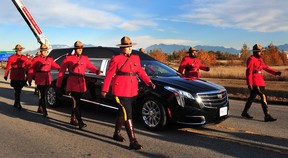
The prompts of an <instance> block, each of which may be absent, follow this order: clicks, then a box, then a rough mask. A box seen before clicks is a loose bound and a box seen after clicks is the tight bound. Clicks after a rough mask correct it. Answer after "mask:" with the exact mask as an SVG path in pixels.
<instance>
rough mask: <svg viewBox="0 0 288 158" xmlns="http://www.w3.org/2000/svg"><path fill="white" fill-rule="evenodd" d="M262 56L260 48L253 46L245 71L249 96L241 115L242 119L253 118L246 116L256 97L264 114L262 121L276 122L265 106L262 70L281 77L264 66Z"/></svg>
mask: <svg viewBox="0 0 288 158" xmlns="http://www.w3.org/2000/svg"><path fill="white" fill-rule="evenodd" d="M261 56H262V46H261V45H259V44H255V45H254V46H253V55H252V56H251V57H249V58H248V60H247V69H246V81H247V85H248V88H249V89H250V96H249V98H248V100H247V102H246V105H245V107H244V110H243V112H242V114H241V116H242V117H244V118H248V119H252V118H253V117H252V116H250V115H249V114H248V110H249V109H250V107H251V105H252V102H253V100H254V99H255V97H256V96H257V95H259V96H260V98H261V105H262V109H263V112H264V115H265V117H264V121H265V122H268V121H276V120H277V119H276V118H273V117H272V116H271V115H270V114H269V112H268V105H267V96H266V95H265V94H264V92H265V86H266V85H265V81H264V76H263V74H262V70H265V71H266V72H268V73H270V74H272V75H278V76H280V75H281V72H280V71H277V72H276V71H275V70H273V69H271V68H270V67H268V66H266V65H265V63H264V61H263V59H262V58H261Z"/></svg>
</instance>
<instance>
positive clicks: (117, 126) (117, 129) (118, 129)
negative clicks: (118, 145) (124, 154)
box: [113, 116, 125, 142]
mask: <svg viewBox="0 0 288 158" xmlns="http://www.w3.org/2000/svg"><path fill="white" fill-rule="evenodd" d="M123 125H124V119H123V116H119V117H117V120H116V124H115V132H114V135H113V139H114V140H117V141H119V142H123V141H124V140H125V139H124V138H123V137H122V136H121V129H122V126H123Z"/></svg>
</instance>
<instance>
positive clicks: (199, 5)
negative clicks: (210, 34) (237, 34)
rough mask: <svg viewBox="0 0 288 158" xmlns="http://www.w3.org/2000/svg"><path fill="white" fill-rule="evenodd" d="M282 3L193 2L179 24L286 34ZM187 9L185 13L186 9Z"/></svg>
mask: <svg viewBox="0 0 288 158" xmlns="http://www.w3.org/2000/svg"><path fill="white" fill-rule="evenodd" d="M287 6H288V1H286V0H281V1H279V0H253V1H250V0H233V1H231V0H221V1H215V0H206V1H201V0H194V1H191V3H190V4H189V5H186V6H183V8H185V10H188V12H187V13H185V14H182V15H180V18H181V19H182V20H183V21H190V22H192V23H198V24H204V25H211V26H216V27H232V28H241V29H244V30H249V31H258V32H276V31H283V32H288V19H287V17H288V10H287ZM188 8H189V9H188Z"/></svg>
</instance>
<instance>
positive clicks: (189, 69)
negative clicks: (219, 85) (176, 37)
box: [178, 47, 210, 80]
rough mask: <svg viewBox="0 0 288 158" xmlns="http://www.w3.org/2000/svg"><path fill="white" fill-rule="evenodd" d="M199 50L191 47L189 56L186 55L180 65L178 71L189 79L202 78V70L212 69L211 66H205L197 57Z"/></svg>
mask: <svg viewBox="0 0 288 158" xmlns="http://www.w3.org/2000/svg"><path fill="white" fill-rule="evenodd" d="M197 51H198V50H196V48H194V47H190V48H189V51H188V52H187V53H188V54H189V56H187V57H184V58H183V59H182V61H181V63H180V65H179V68H178V72H180V73H181V74H183V71H184V70H185V72H184V74H183V75H184V76H185V77H186V78H189V79H193V80H195V79H198V78H200V72H199V69H200V70H203V71H210V68H209V67H207V66H204V65H203V64H202V63H201V62H200V60H199V59H198V58H197Z"/></svg>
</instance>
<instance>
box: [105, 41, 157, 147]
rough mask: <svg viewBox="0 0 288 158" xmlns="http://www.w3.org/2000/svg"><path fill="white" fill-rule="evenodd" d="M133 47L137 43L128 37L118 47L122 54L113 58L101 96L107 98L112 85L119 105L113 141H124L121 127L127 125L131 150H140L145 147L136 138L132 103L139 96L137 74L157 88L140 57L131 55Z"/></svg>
mask: <svg viewBox="0 0 288 158" xmlns="http://www.w3.org/2000/svg"><path fill="white" fill-rule="evenodd" d="M133 45H135V43H132V41H131V39H130V38H129V37H127V36H124V37H123V38H122V39H121V44H118V45H117V46H119V47H120V49H121V51H122V53H121V54H119V55H116V56H113V57H112V58H111V61H110V65H109V68H108V71H107V75H106V78H105V80H104V84H103V87H102V92H101V94H102V96H103V97H104V98H105V97H106V94H107V93H108V91H109V87H110V83H111V84H112V94H113V95H115V99H116V102H117V103H118V104H119V111H118V116H117V120H116V124H115V132H114V135H113V139H115V140H117V141H120V142H123V141H124V138H123V137H122V136H121V133H120V131H121V127H122V126H123V125H124V124H125V127H126V131H127V134H128V136H129V140H130V145H129V149H135V150H139V149H142V148H143V147H142V146H141V145H140V144H139V143H138V141H137V140H136V138H135V134H134V129H133V123H132V103H133V101H134V100H135V99H136V96H137V95H138V80H137V77H136V74H137V75H138V76H139V77H140V78H141V79H142V80H143V81H144V82H145V83H146V84H147V85H150V86H152V87H153V88H155V87H156V86H155V85H154V84H153V83H152V82H151V80H150V78H149V77H148V76H147V74H146V72H145V70H144V69H143V68H142V67H141V64H140V58H139V56H138V55H134V54H131V53H132V46H133ZM111 81H112V82H111Z"/></svg>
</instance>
